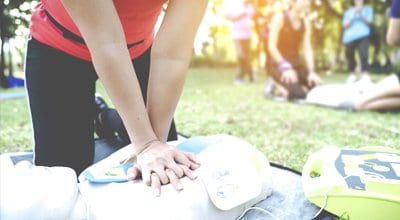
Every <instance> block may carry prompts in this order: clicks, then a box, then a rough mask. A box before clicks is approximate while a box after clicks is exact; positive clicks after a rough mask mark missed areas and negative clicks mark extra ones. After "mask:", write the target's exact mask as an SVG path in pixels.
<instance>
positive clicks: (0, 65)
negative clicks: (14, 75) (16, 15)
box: [0, 0, 8, 88]
mask: <svg viewBox="0 0 400 220" xmlns="http://www.w3.org/2000/svg"><path fill="white" fill-rule="evenodd" d="M0 11H1V15H0V16H1V17H0V39H1V46H0V52H1V54H0V87H3V88H7V87H8V83H7V78H6V76H5V73H4V69H5V68H4V66H5V60H4V40H5V37H4V35H5V31H4V30H5V29H4V28H5V27H4V26H5V25H4V2H3V0H0Z"/></svg>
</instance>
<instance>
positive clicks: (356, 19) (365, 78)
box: [342, 0, 374, 83]
mask: <svg viewBox="0 0 400 220" xmlns="http://www.w3.org/2000/svg"><path fill="white" fill-rule="evenodd" d="M373 16H374V11H373V9H372V8H371V7H369V6H365V5H364V0H352V6H351V7H350V8H348V9H347V10H346V11H345V12H344V15H343V19H342V27H343V35H342V43H343V44H344V45H345V47H346V52H345V54H346V59H347V65H348V70H349V72H350V75H349V77H348V78H347V80H346V82H347V83H353V82H355V81H356V80H357V76H356V73H355V72H356V59H355V51H356V50H357V51H358V54H359V57H360V62H361V73H362V77H361V79H360V82H362V83H368V82H370V81H371V80H370V77H369V73H368V47H369V38H370V35H371V28H370V25H371V24H372V21H373Z"/></svg>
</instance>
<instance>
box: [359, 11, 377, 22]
mask: <svg viewBox="0 0 400 220" xmlns="http://www.w3.org/2000/svg"><path fill="white" fill-rule="evenodd" d="M364 12H365V13H364ZM359 14H360V18H361V20H362V21H363V22H364V23H365V24H367V25H371V24H372V20H373V19H374V11H373V10H372V8H370V7H363V8H362V10H361V11H360V13H359Z"/></svg>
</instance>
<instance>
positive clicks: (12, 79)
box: [7, 76, 25, 88]
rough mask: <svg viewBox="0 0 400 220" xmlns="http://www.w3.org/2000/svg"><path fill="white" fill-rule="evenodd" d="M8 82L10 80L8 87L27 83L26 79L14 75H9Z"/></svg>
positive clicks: (16, 86)
mask: <svg viewBox="0 0 400 220" xmlns="http://www.w3.org/2000/svg"><path fill="white" fill-rule="evenodd" d="M7 82H8V88H18V87H24V85H25V81H24V79H21V78H17V77H14V76H9V77H7Z"/></svg>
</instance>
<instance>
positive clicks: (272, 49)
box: [268, 13, 298, 84]
mask: <svg viewBox="0 0 400 220" xmlns="http://www.w3.org/2000/svg"><path fill="white" fill-rule="evenodd" d="M283 20H284V15H283V13H277V14H275V15H274V16H273V18H272V21H271V26H270V30H271V31H270V33H269V35H268V52H269V53H270V55H271V57H272V59H273V60H274V61H275V62H276V63H278V66H279V71H280V73H281V81H282V82H283V83H288V84H290V83H296V82H297V81H298V78H297V73H296V71H295V70H294V69H293V68H292V66H291V64H290V63H289V62H287V61H286V60H285V58H284V57H283V56H282V54H281V52H280V51H279V49H278V39H279V37H280V36H279V34H280V31H281V29H282V27H283Z"/></svg>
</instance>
